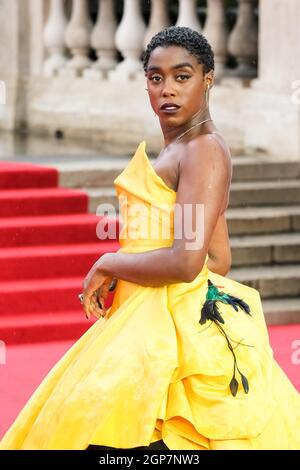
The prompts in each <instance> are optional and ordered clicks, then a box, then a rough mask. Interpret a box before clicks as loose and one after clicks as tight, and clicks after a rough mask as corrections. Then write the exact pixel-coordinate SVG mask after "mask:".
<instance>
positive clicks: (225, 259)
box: [207, 213, 232, 276]
mask: <svg viewBox="0 0 300 470" xmlns="http://www.w3.org/2000/svg"><path fill="white" fill-rule="evenodd" d="M208 257H209V258H208V262H207V267H208V269H209V270H210V271H213V272H214V273H217V274H221V275H222V276H226V274H227V273H228V271H229V270H230V268H231V262H232V259H231V248H230V241H229V237H228V228H227V222H226V217H225V213H223V214H222V215H220V217H219V218H218V221H217V224H216V227H215V230H214V233H213V236H212V238H211V240H210V244H209V248H208Z"/></svg>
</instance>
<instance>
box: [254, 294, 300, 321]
mask: <svg viewBox="0 0 300 470" xmlns="http://www.w3.org/2000/svg"><path fill="white" fill-rule="evenodd" d="M262 307H263V312H264V315H265V319H266V323H267V324H268V325H289V324H291V323H300V297H295V298H293V297H291V298H288V297H285V298H280V299H262Z"/></svg>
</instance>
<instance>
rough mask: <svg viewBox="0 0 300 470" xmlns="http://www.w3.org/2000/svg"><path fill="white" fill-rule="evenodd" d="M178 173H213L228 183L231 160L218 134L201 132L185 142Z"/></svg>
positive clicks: (205, 174) (228, 151)
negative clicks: (201, 133)
mask: <svg viewBox="0 0 300 470" xmlns="http://www.w3.org/2000/svg"><path fill="white" fill-rule="evenodd" d="M179 170H180V173H187V172H188V173H190V174H191V175H194V180H196V177H197V176H198V177H199V176H200V175H201V176H202V177H203V176H207V175H208V174H213V175H215V176H216V177H220V178H221V179H223V181H224V182H226V181H227V182H228V184H230V181H231V177H232V161H231V155H230V150H229V148H228V146H227V144H226V142H225V140H224V139H223V137H222V136H221V135H220V134H203V135H200V136H198V137H196V138H195V139H193V140H191V141H190V142H188V143H186V145H185V146H184V149H183V150H182V152H181V158H180V161H179Z"/></svg>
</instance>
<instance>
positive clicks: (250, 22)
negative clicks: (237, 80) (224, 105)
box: [228, 0, 258, 77]
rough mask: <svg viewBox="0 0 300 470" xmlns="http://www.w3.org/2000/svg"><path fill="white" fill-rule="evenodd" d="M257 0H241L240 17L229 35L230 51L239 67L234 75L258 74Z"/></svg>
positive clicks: (249, 75)
mask: <svg viewBox="0 0 300 470" xmlns="http://www.w3.org/2000/svg"><path fill="white" fill-rule="evenodd" d="M255 4H256V0H239V9H238V17H237V21H236V24H235V26H234V28H233V30H232V32H231V34H230V36H229V41H228V49H229V52H230V53H231V54H232V55H233V56H235V57H236V59H237V61H238V67H237V68H236V69H235V71H234V75H236V76H239V77H254V76H256V67H255V62H256V58H257V35H258V32H257V26H256V22H255V16H254V8H255Z"/></svg>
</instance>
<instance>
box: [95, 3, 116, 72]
mask: <svg viewBox="0 0 300 470" xmlns="http://www.w3.org/2000/svg"><path fill="white" fill-rule="evenodd" d="M116 30H117V20H116V17H115V13H114V2H113V0H101V1H100V3H99V11H98V18H97V23H96V25H95V27H94V29H93V32H92V37H91V42H92V46H93V48H94V49H96V51H97V56H98V60H97V61H96V62H95V63H94V64H93V66H92V67H93V69H95V70H99V71H100V72H104V74H105V72H107V71H108V70H111V69H114V68H115V66H116V63H117V59H116V55H117V50H116V47H115V34H116Z"/></svg>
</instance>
